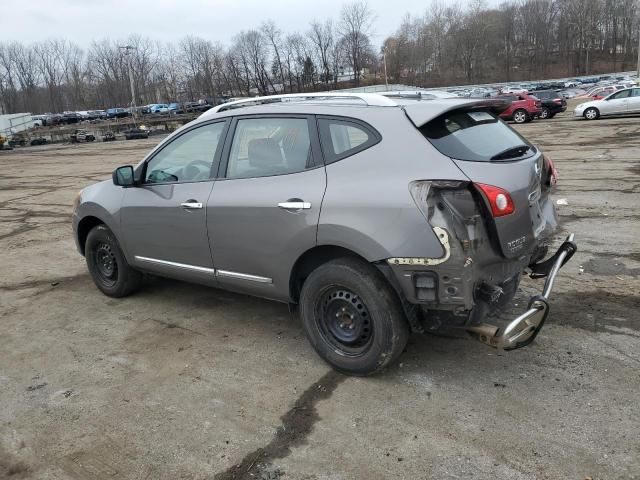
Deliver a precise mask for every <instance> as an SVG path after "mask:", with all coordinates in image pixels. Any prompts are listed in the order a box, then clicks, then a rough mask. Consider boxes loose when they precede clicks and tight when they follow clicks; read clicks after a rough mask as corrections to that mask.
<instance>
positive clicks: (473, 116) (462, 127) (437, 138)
mask: <svg viewBox="0 0 640 480" xmlns="http://www.w3.org/2000/svg"><path fill="white" fill-rule="evenodd" d="M420 131H421V132H422V134H423V135H424V136H425V137H426V138H427V140H429V142H431V144H433V146H434V147H436V148H437V149H438V150H439V151H440V152H441V153H442V154H444V155H446V156H447V157H451V158H455V159H458V160H466V161H471V162H492V161H505V160H507V161H512V160H514V159H515V158H524V157H529V156H532V155H533V154H534V153H535V148H534V147H533V146H532V145H531V144H530V143H529V142H527V141H526V140H525V139H524V138H523V137H522V136H520V134H518V133H517V132H516V131H515V130H513V129H511V128H509V126H507V125H506V124H505V123H504V122H503V121H502V120H500V119H498V118H496V117H495V116H494V115H493V114H492V113H490V112H485V111H472V112H469V111H454V112H449V113H446V114H444V115H441V116H439V117H437V118H434V119H433V120H431V121H430V122H428V123H426V124H425V125H423V126H422V127H421V128H420Z"/></svg>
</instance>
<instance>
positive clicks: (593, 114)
mask: <svg viewBox="0 0 640 480" xmlns="http://www.w3.org/2000/svg"><path fill="white" fill-rule="evenodd" d="M598 117H600V112H599V111H598V109H597V108H594V107H590V108H587V109H586V110H585V111H584V118H586V119H587V120H596V119H598Z"/></svg>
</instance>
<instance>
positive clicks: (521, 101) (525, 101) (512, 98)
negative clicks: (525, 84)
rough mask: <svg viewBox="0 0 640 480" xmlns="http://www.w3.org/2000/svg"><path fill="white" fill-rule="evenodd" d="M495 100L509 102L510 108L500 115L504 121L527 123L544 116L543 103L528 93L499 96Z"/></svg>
mask: <svg viewBox="0 0 640 480" xmlns="http://www.w3.org/2000/svg"><path fill="white" fill-rule="evenodd" d="M495 98H497V99H501V100H505V101H508V102H509V107H508V108H507V109H506V110H505V111H503V112H502V113H501V114H500V118H502V119H504V120H513V121H514V122H515V123H525V122H530V121H531V120H533V119H534V118H537V117H539V116H540V115H541V114H542V102H540V100H538V99H537V98H535V97H533V96H531V95H528V94H526V93H518V94H513V95H498V96H497V97H495Z"/></svg>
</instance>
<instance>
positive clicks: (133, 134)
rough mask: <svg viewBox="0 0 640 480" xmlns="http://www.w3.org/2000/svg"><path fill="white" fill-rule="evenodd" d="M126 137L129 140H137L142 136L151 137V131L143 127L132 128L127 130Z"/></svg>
mask: <svg viewBox="0 0 640 480" xmlns="http://www.w3.org/2000/svg"><path fill="white" fill-rule="evenodd" d="M122 133H124V138H126V139H127V140H136V139H140V138H149V131H148V130H146V129H142V128H130V129H129V130H125V131H124V132H122Z"/></svg>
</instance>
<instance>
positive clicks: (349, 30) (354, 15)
mask: <svg viewBox="0 0 640 480" xmlns="http://www.w3.org/2000/svg"><path fill="white" fill-rule="evenodd" d="M374 18H375V17H374V15H373V12H372V11H371V9H370V8H369V6H368V4H367V3H366V2H365V1H364V0H358V1H355V2H352V3H348V4H346V5H344V6H343V7H342V12H341V14H340V23H339V27H338V28H339V32H340V36H341V37H342V38H341V39H342V42H343V46H344V49H345V54H346V57H347V59H348V60H349V63H350V66H351V68H352V69H353V80H354V83H355V84H356V85H360V72H361V70H362V65H363V61H364V57H365V56H366V55H367V53H368V51H369V50H370V49H371V44H370V39H369V35H370V34H371V27H372V24H373V21H374Z"/></svg>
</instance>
